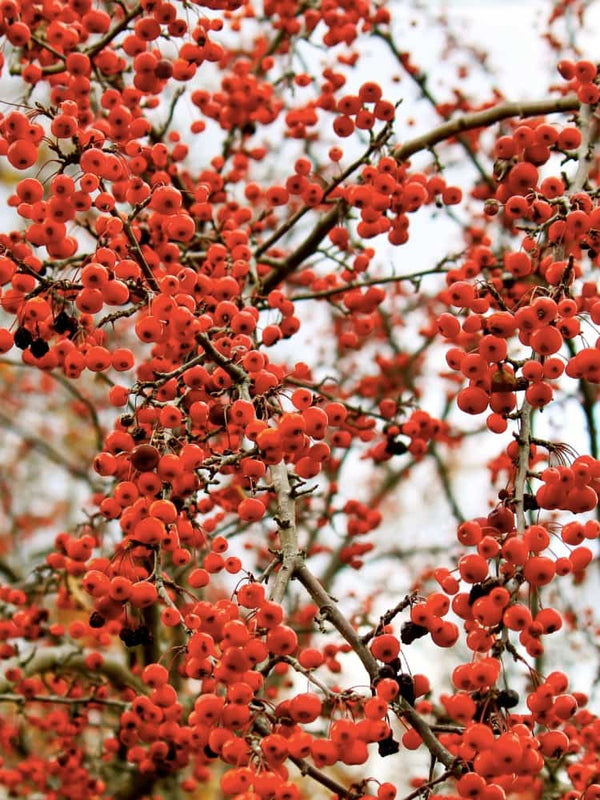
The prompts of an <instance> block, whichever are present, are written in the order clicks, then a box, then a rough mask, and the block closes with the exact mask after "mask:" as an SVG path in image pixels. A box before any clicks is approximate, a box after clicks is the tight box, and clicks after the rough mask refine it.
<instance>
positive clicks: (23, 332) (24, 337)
mask: <svg viewBox="0 0 600 800" xmlns="http://www.w3.org/2000/svg"><path fill="white" fill-rule="evenodd" d="M32 341H33V336H32V335H31V334H30V333H29V331H28V330H27V328H17V330H16V331H15V346H16V347H18V348H19V350H27V348H28V347H29V345H30V344H31V342H32Z"/></svg>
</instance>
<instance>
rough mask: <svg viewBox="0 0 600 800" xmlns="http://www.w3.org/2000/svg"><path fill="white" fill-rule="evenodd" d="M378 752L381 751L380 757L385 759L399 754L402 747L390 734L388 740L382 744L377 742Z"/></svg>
mask: <svg viewBox="0 0 600 800" xmlns="http://www.w3.org/2000/svg"><path fill="white" fill-rule="evenodd" d="M377 750H378V751H379V755H380V756H381V757H382V758H385V757H386V756H393V755H394V753H397V752H398V751H399V750H400V745H399V744H398V742H397V741H396V740H395V739H394V737H393V736H392V735H391V734H390V735H389V736H388V737H387V739H382V740H381V741H380V742H377Z"/></svg>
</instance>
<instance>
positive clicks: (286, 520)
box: [271, 461, 299, 603]
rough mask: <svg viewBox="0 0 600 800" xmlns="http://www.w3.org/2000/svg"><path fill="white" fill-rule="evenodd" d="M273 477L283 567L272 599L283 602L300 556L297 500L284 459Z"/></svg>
mask: <svg viewBox="0 0 600 800" xmlns="http://www.w3.org/2000/svg"><path fill="white" fill-rule="evenodd" d="M271 478H272V480H273V488H274V489H275V494H276V495H277V525H278V527H279V541H280V543H281V567H280V568H279V571H278V572H277V575H276V577H275V583H274V585H273V590H272V592H271V600H273V601H274V602H275V603H281V601H282V600H283V598H284V595H285V590H286V588H287V585H288V582H289V580H290V578H291V577H292V574H293V572H294V568H295V566H296V560H297V559H298V558H299V554H298V532H297V530H296V501H295V500H294V498H293V496H292V489H291V486H290V479H289V475H288V471H287V467H286V465H285V464H284V463H283V461H281V462H280V463H279V464H275V465H273V466H271Z"/></svg>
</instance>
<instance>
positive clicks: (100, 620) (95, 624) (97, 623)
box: [90, 611, 106, 628]
mask: <svg viewBox="0 0 600 800" xmlns="http://www.w3.org/2000/svg"><path fill="white" fill-rule="evenodd" d="M105 622H106V620H105V619H104V617H103V616H102V614H99V613H98V612H97V611H94V612H93V613H92V615H91V616H90V628H102V627H104V624H105Z"/></svg>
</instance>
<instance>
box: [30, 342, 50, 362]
mask: <svg viewBox="0 0 600 800" xmlns="http://www.w3.org/2000/svg"><path fill="white" fill-rule="evenodd" d="M30 350H31V355H32V356H34V357H35V358H42V356H45V355H46V353H47V352H48V350H50V345H49V344H48V342H47V341H45V339H35V340H34V341H33V342H32V343H31V347H30Z"/></svg>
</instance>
